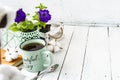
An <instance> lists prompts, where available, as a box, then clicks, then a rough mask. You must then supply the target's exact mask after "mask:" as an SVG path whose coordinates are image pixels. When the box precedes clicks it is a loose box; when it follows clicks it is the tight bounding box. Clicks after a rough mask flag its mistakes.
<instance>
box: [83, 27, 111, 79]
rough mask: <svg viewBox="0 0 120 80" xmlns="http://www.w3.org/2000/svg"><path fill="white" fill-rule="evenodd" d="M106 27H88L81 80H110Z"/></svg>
mask: <svg viewBox="0 0 120 80" xmlns="http://www.w3.org/2000/svg"><path fill="white" fill-rule="evenodd" d="M110 66H111V65H110V54H109V48H108V30H107V27H90V31H89V37H88V44H87V49H86V57H85V64H84V68H83V74H82V79H81V80H111V67H110Z"/></svg>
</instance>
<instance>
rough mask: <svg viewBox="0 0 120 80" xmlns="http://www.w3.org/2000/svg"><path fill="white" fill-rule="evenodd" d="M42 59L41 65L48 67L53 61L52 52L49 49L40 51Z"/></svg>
mask: <svg viewBox="0 0 120 80" xmlns="http://www.w3.org/2000/svg"><path fill="white" fill-rule="evenodd" d="M42 59H43V66H44V67H48V66H50V65H51V64H52V62H53V54H52V53H51V52H50V51H48V50H47V51H43V52H42Z"/></svg>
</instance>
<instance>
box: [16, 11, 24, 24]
mask: <svg viewBox="0 0 120 80" xmlns="http://www.w3.org/2000/svg"><path fill="white" fill-rule="evenodd" d="M25 18H26V14H25V12H24V11H23V10H22V9H19V10H18V11H17V13H16V18H15V22H17V23H19V22H22V21H25Z"/></svg>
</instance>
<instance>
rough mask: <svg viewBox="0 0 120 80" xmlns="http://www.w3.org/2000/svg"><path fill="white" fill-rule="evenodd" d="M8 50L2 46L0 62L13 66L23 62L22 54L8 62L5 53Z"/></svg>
mask: <svg viewBox="0 0 120 80" xmlns="http://www.w3.org/2000/svg"><path fill="white" fill-rule="evenodd" d="M5 52H6V50H4V49H2V48H0V64H7V65H11V66H16V67H17V66H19V65H21V64H22V63H23V61H22V56H21V55H18V58H17V59H15V60H13V61H11V62H7V61H6V60H5V57H4V54H5Z"/></svg>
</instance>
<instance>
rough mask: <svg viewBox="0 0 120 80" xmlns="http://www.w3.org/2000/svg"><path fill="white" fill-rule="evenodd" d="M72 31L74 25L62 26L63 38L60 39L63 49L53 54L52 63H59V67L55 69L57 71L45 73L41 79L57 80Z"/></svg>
mask: <svg viewBox="0 0 120 80" xmlns="http://www.w3.org/2000/svg"><path fill="white" fill-rule="evenodd" d="M73 31H74V26H64V38H63V40H61V44H62V46H63V50H62V51H61V52H58V53H56V54H54V63H53V64H56V63H58V64H59V67H58V69H57V71H55V72H54V73H50V74H47V75H45V76H44V77H43V78H42V79H41V80H48V79H49V80H57V78H58V76H59V73H60V71H61V68H62V64H63V62H64V58H65V55H66V54H67V50H68V47H69V44H70V40H71V38H72V34H73Z"/></svg>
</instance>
